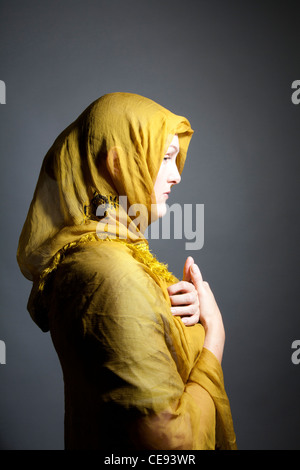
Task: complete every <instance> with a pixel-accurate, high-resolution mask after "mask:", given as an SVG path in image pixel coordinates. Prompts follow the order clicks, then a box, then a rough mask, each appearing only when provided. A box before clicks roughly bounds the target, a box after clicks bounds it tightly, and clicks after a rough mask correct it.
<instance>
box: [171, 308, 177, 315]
mask: <svg viewBox="0 0 300 470" xmlns="http://www.w3.org/2000/svg"><path fill="white" fill-rule="evenodd" d="M171 313H172V314H173V315H174V313H176V310H175V308H172V307H171Z"/></svg>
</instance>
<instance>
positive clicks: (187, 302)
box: [168, 256, 200, 326]
mask: <svg viewBox="0 0 300 470" xmlns="http://www.w3.org/2000/svg"><path fill="white" fill-rule="evenodd" d="M193 264H194V260H193V258H192V257H191V256H189V257H188V258H187V260H186V262H185V265H184V268H183V279H182V281H180V282H177V283H176V284H173V285H171V286H170V287H168V292H169V296H170V300H171V304H172V307H171V313H172V314H173V315H178V316H181V318H182V321H183V323H184V324H185V325H186V326H191V325H195V324H196V323H198V322H199V318H200V309H199V298H198V293H197V289H196V287H195V286H194V284H193V283H192V277H191V272H190V269H191V267H192V265H193Z"/></svg>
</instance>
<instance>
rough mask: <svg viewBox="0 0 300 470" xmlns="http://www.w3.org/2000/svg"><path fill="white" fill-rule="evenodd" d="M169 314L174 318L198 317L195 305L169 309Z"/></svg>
mask: <svg viewBox="0 0 300 470" xmlns="http://www.w3.org/2000/svg"><path fill="white" fill-rule="evenodd" d="M171 313H172V315H173V316H174V317H176V316H179V317H182V316H194V315H198V306H197V305H181V306H180V307H171Z"/></svg>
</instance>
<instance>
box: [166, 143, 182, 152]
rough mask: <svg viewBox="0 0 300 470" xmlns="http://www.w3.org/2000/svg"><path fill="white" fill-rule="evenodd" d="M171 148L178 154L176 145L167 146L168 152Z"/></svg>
mask: <svg viewBox="0 0 300 470" xmlns="http://www.w3.org/2000/svg"><path fill="white" fill-rule="evenodd" d="M171 147H172V148H173V149H174V150H175V151H176V152H179V148H178V147H176V145H173V144H172V145H169V147H168V150H169V149H170V148H171ZM168 150H167V152H168Z"/></svg>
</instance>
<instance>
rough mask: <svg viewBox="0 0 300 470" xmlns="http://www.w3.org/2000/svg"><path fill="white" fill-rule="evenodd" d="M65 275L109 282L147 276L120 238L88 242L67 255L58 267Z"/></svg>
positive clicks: (74, 278)
mask: <svg viewBox="0 0 300 470" xmlns="http://www.w3.org/2000/svg"><path fill="white" fill-rule="evenodd" d="M59 270H60V271H61V274H62V275H63V276H64V278H65V279H66V278H67V279H69V280H75V281H78V280H80V281H81V283H85V282H89V283H90V282H95V283H97V284H99V283H101V282H109V280H113V283H114V284H116V283H118V282H121V281H122V279H124V278H125V277H126V280H127V282H128V280H130V279H136V278H137V277H138V278H144V279H145V280H146V279H147V278H148V277H149V276H148V275H147V273H146V271H145V269H144V266H143V264H142V263H140V262H139V261H138V260H137V259H136V258H135V257H134V256H133V252H132V250H131V249H130V248H129V247H128V245H127V244H125V243H122V242H119V241H99V242H97V241H96V242H92V243H87V244H85V245H83V246H82V247H80V249H79V250H76V251H75V252H73V253H70V254H68V255H67V256H66V258H65V259H64V261H63V262H62V263H61V266H60V269H59Z"/></svg>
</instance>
